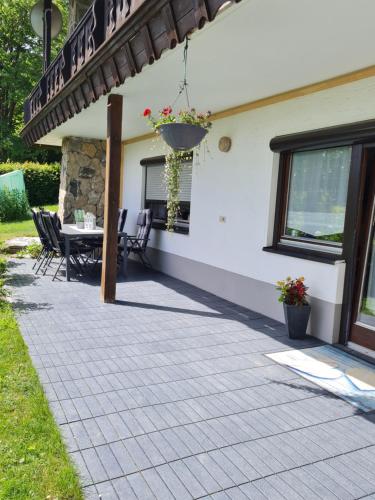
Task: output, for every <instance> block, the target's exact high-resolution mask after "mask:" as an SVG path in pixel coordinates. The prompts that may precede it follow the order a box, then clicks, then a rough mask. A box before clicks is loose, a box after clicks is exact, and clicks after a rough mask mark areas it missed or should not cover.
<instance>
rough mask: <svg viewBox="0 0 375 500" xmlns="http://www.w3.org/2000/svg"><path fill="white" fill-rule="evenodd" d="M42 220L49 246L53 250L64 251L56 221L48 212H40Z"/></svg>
mask: <svg viewBox="0 0 375 500" xmlns="http://www.w3.org/2000/svg"><path fill="white" fill-rule="evenodd" d="M42 220H43V224H44V227H45V228H46V231H47V233H48V237H49V238H48V239H49V242H50V244H51V247H52V248H53V250H55V252H58V253H61V254H62V253H64V251H63V248H62V242H61V236H60V231H59V228H58V227H57V224H56V221H55V219H54V217H53V215H51V214H50V213H49V212H42Z"/></svg>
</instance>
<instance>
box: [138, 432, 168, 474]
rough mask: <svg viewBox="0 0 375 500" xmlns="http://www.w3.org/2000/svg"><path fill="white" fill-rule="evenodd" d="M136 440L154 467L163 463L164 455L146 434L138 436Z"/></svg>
mask: <svg viewBox="0 0 375 500" xmlns="http://www.w3.org/2000/svg"><path fill="white" fill-rule="evenodd" d="M136 440H137V443H138V444H139V446H140V447H141V448H142V450H143V452H144V454H145V455H146V456H147V458H148V459H149V460H150V462H151V463H152V465H153V466H154V467H155V466H157V465H161V464H164V463H165V459H164V457H163V456H162V454H161V453H160V451H159V450H158V449H157V447H156V446H155V445H154V443H153V442H152V441H151V439H150V437H149V436H148V435H144V436H138V437H137V438H136Z"/></svg>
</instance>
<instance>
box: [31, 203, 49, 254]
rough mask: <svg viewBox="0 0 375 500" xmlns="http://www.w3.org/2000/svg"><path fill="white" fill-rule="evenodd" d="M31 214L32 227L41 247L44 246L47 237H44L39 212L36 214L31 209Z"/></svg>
mask: <svg viewBox="0 0 375 500" xmlns="http://www.w3.org/2000/svg"><path fill="white" fill-rule="evenodd" d="M31 213H32V216H33V221H34V225H35V228H36V231H37V233H38V236H39V239H40V242H41V243H42V245H43V246H45V245H46V243H48V236H47V235H46V233H45V230H44V227H43V225H42V221H41V216H40V212H36V211H35V210H33V209H31Z"/></svg>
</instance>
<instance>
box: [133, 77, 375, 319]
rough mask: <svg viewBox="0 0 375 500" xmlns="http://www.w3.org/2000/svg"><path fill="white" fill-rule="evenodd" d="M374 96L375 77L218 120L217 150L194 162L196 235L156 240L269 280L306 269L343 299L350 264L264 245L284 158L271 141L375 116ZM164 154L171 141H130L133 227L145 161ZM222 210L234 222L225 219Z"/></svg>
mask: <svg viewBox="0 0 375 500" xmlns="http://www.w3.org/2000/svg"><path fill="white" fill-rule="evenodd" d="M374 103H375V78H371V79H366V80H362V81H360V82H356V83H353V84H348V85H345V86H341V87H336V88H333V89H330V90H326V91H322V92H319V93H316V94H312V95H309V96H306V97H301V98H298V99H294V100H289V101H286V102H283V103H279V104H275V105H271V106H268V107H264V108H260V109H257V110H253V111H250V112H246V113H242V114H238V115H236V116H232V117H229V118H225V119H222V120H219V121H215V122H214V125H213V128H212V130H211V131H210V133H209V135H208V145H209V149H210V155H208V156H206V159H205V160H204V161H203V159H202V161H201V164H200V165H198V166H197V165H195V166H194V168H193V185H192V199H191V222H190V234H189V235H180V234H169V233H167V232H165V231H153V233H152V240H151V245H150V246H153V247H155V248H158V249H160V250H164V251H167V252H170V253H173V254H176V255H179V256H182V257H187V258H189V259H192V260H196V261H200V262H203V263H206V264H210V265H213V266H216V267H219V268H222V269H225V270H227V271H231V272H235V273H239V274H242V275H244V276H248V277H250V278H254V279H257V280H261V281H264V282H268V283H275V281H277V280H278V279H282V278H284V277H285V276H287V275H292V276H297V275H304V276H305V278H306V282H307V284H308V285H309V287H310V294H311V295H312V296H313V297H316V298H318V299H322V300H324V301H327V302H329V303H332V304H340V303H341V301H342V289H343V281H344V272H345V264H343V263H339V264H336V265H327V264H321V263H317V262H312V261H308V260H301V259H296V258H292V257H286V256H282V255H275V254H270V253H266V252H264V251H262V247H263V246H265V245H269V244H271V241H272V236H271V235H272V230H273V217H274V203H275V191H276V181H277V174H278V158H277V155H275V154H274V153H273V152H272V151H271V150H270V148H269V142H270V140H271V139H272V138H273V137H275V136H278V135H283V134H288V133H296V132H301V131H304V130H312V129H316V128H322V127H328V126H332V125H337V124H343V123H350V122H355V121H360V120H365V119H371V118H375V104H374ZM224 135H225V136H229V137H231V138H232V149H231V151H230V152H229V153H221V152H219V150H218V147H217V143H218V140H219V138H220V137H221V136H224ZM158 154H163V146H162V144H161V143H160V144H158V142H156V141H144V142H139V143H135V144H132V145H129V146H127V147H126V150H125V155H124V158H125V175H124V206H125V207H127V208H128V209H129V216H128V222H127V228H128V230H129V232H130V231H134V224H135V220H136V215H137V212H138V210H139V209H140V208H141V206H142V201H143V177H142V175H143V173H142V171H143V169H142V167H141V166H140V160H141V159H142V158H146V157H150V156H156V155H158ZM219 216H225V217H226V222H225V223H220V222H219ZM280 314H281V313H280Z"/></svg>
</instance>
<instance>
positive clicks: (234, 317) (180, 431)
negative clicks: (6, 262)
mask: <svg viewBox="0 0 375 500" xmlns="http://www.w3.org/2000/svg"><path fill="white" fill-rule="evenodd" d="M131 265H132V264H131ZM28 266H29V263H28V262H27V261H22V262H21V264H20V266H18V267H17V268H15V273H20V274H21V276H19V278H18V279H19V283H18V286H17V290H16V293H21V294H22V297H23V300H26V301H29V302H33V303H36V304H37V303H39V302H43V303H49V304H51V307H50V309H48V310H38V309H37V308H36V309H35V310H32V311H28V313H27V315H24V314H23V313H21V316H20V326H21V330H22V332H23V334H24V338H25V341H26V343H27V344H28V346H29V349H30V353H31V356H32V359H33V362H34V366H36V368H37V370H38V373H39V376H40V380H41V382H42V385H43V387H44V388H45V392H46V395H47V397H48V399H49V403H50V406H51V409H52V412H53V414H54V415H55V418H56V420H57V422H58V423H59V425H61V430H62V433H63V436H64V440H65V441H66V443H67V446H68V450H69V452H70V453H71V456H72V459H73V460H74V463H75V464H76V465H77V468H78V470H79V471H80V474H81V476H82V483H83V485H84V487H85V494H86V497H87V498H99V494H101V495H102V497H103V499H105V498H108V499H111V498H116V499H121V500H123V499H126V500H143V499H146V498H156V500H169V499H171V500H173V499H176V500H180V499H182V500H183V499H184V498H197V497H198V498H200V499H207V500H228V499H233V500H244V499H246V498H250V499H256V498H260V499H264V498H269V499H272V500H273V499H276V498H285V499H286V500H297V499H298V500H300V499H301V498H304V499H305V498H314V499H315V498H324V499H327V500H328V499H330V498H335V497H336V498H338V499H339V500H346V499H350V498H362V497H365V496H366V495H367V496H368V497H369V498H371V497H372V496H373V494H374V491H375V479H374V476H373V470H374V466H375V425H374V424H375V415H371V414H367V415H366V416H361V413H360V412H358V411H357V410H356V409H355V408H353V407H352V406H350V405H349V404H347V403H346V402H344V401H342V400H339V399H337V398H335V397H332V396H331V395H328V394H327V392H326V391H324V390H321V389H320V388H317V387H316V386H315V385H313V384H311V383H310V382H308V381H307V380H304V379H301V378H299V377H298V376H297V375H296V374H294V373H293V372H291V371H289V370H288V369H286V368H285V367H282V366H279V365H277V364H275V363H274V362H273V361H272V360H270V359H269V358H267V357H266V356H264V354H265V353H266V352H272V351H273V352H275V351H280V350H286V349H294V348H297V349H299V348H304V347H307V346H312V345H318V344H319V342H318V341H316V340H314V339H309V340H306V341H299V342H297V341H291V340H289V339H287V337H286V334H285V331H284V330H285V329H284V327H283V325H281V324H280V323H278V322H276V321H273V320H270V319H268V318H266V317H265V316H263V315H260V314H258V313H256V312H253V311H247V310H246V309H245V308H241V307H239V306H235V305H234V304H231V303H229V302H227V301H225V300H222V299H220V298H218V297H214V296H212V295H210V294H209V293H207V292H203V291H201V290H198V289H196V288H194V287H191V286H190V285H187V284H184V283H182V282H178V281H176V280H173V279H172V278H169V277H167V276H163V275H161V274H158V273H154V272H149V271H147V274H146V272H145V271H144V270H141V271H140V274H139V275H138V276H140V279H135V280H133V279H129V280H127V281H126V282H121V281H120V282H119V283H118V285H117V286H118V288H117V292H118V296H119V297H120V298H121V300H128V299H127V298H128V297H129V296H131V297H132V300H133V301H135V302H137V301H138V302H140V303H143V304H148V303H149V304H152V305H153V306H154V307H152V308H147V307H142V308H137V307H133V306H130V305H121V306H119V305H118V304H112V305H109V304H106V305H104V304H100V303H99V302H98V288H97V287H96V286H92V284H93V283H90V284H88V283H85V282H83V281H82V282H78V281H72V282H71V283H66V282H64V281H61V282H59V283H53V284H52V282H51V281H50V277H42V278H39V279H38V280H37V282H36V284H35V286H33V287H28V286H26V283H25V286H22V279H23V278H22V275H24V274H26V275H27V273H28V272H29V270H28V269H29V267H28ZM137 272H138V271H137ZM132 273H133V271H132ZM133 276H134V275H133ZM143 278H145V279H143ZM159 306H162V307H164V306H167V307H169V308H170V309H169V310H165V309H164V310H163V309H162V310H158V307H159ZM173 308H177V309H176V311H173ZM184 309H186V312H183V310H184ZM189 310H192V311H194V314H188V311H189ZM200 311H201V312H202V313H203V314H201V315H200V314H199V312H200ZM207 312H209V313H211V316H209V315H206V314H205V313H207ZM56 318H58V321H57V319H56ZM339 455H342V456H339Z"/></svg>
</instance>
